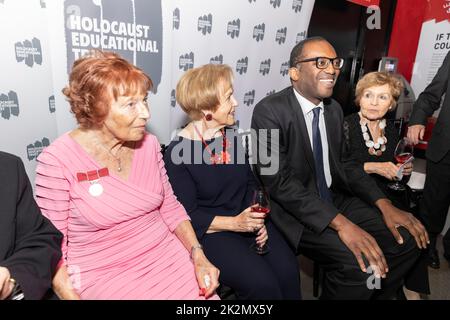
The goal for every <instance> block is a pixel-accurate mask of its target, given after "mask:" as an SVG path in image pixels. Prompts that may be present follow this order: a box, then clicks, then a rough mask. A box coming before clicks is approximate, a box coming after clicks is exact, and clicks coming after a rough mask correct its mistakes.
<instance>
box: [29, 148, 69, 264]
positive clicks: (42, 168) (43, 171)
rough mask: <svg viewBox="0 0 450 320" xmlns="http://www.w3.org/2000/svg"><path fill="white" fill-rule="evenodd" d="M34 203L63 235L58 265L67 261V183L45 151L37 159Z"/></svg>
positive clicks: (54, 159)
mask: <svg viewBox="0 0 450 320" xmlns="http://www.w3.org/2000/svg"><path fill="white" fill-rule="evenodd" d="M35 181H36V202H37V204H38V205H39V207H40V208H41V211H42V214H43V215H44V216H45V217H47V218H48V219H49V220H50V221H52V223H53V224H54V225H55V227H56V228H58V230H59V231H60V232H61V233H62V234H63V236H64V238H63V241H62V244H61V250H62V258H61V261H60V262H59V265H65V264H66V259H67V220H68V216H69V183H68V181H67V180H66V179H65V178H64V175H63V173H62V167H61V165H60V164H59V163H58V160H56V158H54V157H53V156H52V155H50V154H48V153H46V152H45V151H44V152H42V153H41V154H40V156H39V157H38V165H37V168H36V180H35Z"/></svg>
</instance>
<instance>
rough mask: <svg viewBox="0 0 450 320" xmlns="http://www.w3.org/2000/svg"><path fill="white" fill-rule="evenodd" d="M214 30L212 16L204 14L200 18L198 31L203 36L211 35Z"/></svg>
mask: <svg viewBox="0 0 450 320" xmlns="http://www.w3.org/2000/svg"><path fill="white" fill-rule="evenodd" d="M211 29H212V14H211V13H210V14H208V15H206V14H204V15H203V16H201V17H199V18H198V24H197V30H198V31H201V33H202V34H203V35H206V34H207V33H211Z"/></svg>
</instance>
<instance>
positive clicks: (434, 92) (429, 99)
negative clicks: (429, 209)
mask: <svg viewBox="0 0 450 320" xmlns="http://www.w3.org/2000/svg"><path fill="white" fill-rule="evenodd" d="M449 78H450V51H449V52H448V53H447V56H446V57H445V59H444V62H443V63H442V66H441V67H440V68H439V70H438V72H437V73H436V75H435V76H434V78H433V81H431V83H430V84H429V85H428V86H427V87H426V88H425V90H424V91H423V92H422V93H421V94H420V95H419V97H418V98H417V101H416V102H415V103H414V107H413V112H412V114H411V117H410V120H409V125H410V126H412V125H415V124H423V125H426V123H427V118H428V117H430V116H432V115H433V113H434V111H436V110H437V109H439V107H440V104H441V99H442V96H443V95H444V93H445V99H444V102H443V104H442V108H441V111H440V113H439V116H438V119H437V122H436V125H435V127H434V128H433V133H432V135H431V139H430V141H429V143H428V147H427V152H426V155H427V158H428V159H430V160H431V161H433V162H438V161H440V160H441V159H442V158H443V157H444V156H445V155H446V154H447V152H448V151H449V150H450V138H449V137H450V81H449Z"/></svg>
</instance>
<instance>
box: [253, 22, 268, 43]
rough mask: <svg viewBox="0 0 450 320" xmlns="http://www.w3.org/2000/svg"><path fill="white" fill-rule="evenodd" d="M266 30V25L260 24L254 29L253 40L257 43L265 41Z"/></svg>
mask: <svg viewBox="0 0 450 320" xmlns="http://www.w3.org/2000/svg"><path fill="white" fill-rule="evenodd" d="M265 30H266V25H265V24H264V23H262V24H258V25H256V26H255V27H254V28H253V39H256V41H257V42H259V41H262V40H264V31H265Z"/></svg>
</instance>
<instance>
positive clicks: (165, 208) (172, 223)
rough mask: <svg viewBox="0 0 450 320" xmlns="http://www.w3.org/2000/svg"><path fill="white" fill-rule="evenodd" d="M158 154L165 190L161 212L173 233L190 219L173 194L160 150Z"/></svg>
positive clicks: (157, 151)
mask: <svg viewBox="0 0 450 320" xmlns="http://www.w3.org/2000/svg"><path fill="white" fill-rule="evenodd" d="M155 139H156V138H155ZM155 146H156V147H157V148H159V143H155ZM156 154H157V157H158V166H159V171H160V174H161V181H162V184H163V188H164V200H163V204H162V206H161V208H160V212H161V216H162V218H163V220H164V222H165V223H166V224H167V226H168V227H169V229H170V231H171V232H173V231H174V230H175V229H176V228H177V226H178V225H179V224H180V223H181V222H183V221H185V220H190V218H189V216H188V214H187V213H186V210H185V209H184V207H183V206H182V205H181V203H180V202H179V201H178V200H177V198H176V196H175V195H174V193H173V190H172V186H171V185H170V183H169V179H168V178H167V173H166V168H165V166H164V160H163V158H162V154H161V152H160V151H159V149H157V150H156Z"/></svg>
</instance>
